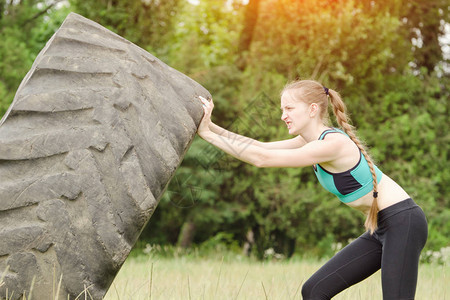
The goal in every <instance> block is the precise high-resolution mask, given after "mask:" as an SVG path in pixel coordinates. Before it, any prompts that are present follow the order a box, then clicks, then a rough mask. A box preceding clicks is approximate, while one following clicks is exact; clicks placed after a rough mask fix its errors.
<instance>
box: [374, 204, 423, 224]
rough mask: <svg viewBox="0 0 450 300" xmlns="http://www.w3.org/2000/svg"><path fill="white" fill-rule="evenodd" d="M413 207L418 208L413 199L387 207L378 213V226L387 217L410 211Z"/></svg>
mask: <svg viewBox="0 0 450 300" xmlns="http://www.w3.org/2000/svg"><path fill="white" fill-rule="evenodd" d="M414 207H419V206H418V205H417V204H416V202H414V200H413V199H411V198H408V199H405V200H403V201H400V202H397V203H395V204H393V205H391V206H388V207H386V208H384V209H382V210H380V211H379V212H378V224H381V223H383V222H384V221H385V220H386V219H388V218H389V217H392V216H393V215H395V214H398V213H399V212H402V211H404V210H408V209H412V208H414Z"/></svg>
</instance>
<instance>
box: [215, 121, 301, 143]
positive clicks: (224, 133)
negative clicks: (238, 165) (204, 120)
mask: <svg viewBox="0 0 450 300" xmlns="http://www.w3.org/2000/svg"><path fill="white" fill-rule="evenodd" d="M209 129H210V130H211V131H212V132H214V133H215V134H218V135H220V136H223V137H227V138H229V139H232V140H235V141H236V142H241V143H246V144H252V145H254V146H258V147H261V148H264V149H294V148H300V147H302V146H303V145H305V144H306V141H305V140H304V139H303V138H302V137H301V136H300V135H299V136H296V137H294V138H292V139H287V140H282V141H275V142H260V141H258V140H255V139H252V138H249V137H246V136H243V135H240V134H237V133H234V132H231V131H229V130H227V129H225V128H222V127H220V126H218V125H216V124H214V123H213V122H211V123H210V124H209Z"/></svg>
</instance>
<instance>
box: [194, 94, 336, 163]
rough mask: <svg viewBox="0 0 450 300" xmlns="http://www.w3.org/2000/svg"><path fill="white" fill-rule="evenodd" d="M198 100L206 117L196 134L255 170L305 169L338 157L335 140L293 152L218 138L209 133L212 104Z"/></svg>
mask: <svg viewBox="0 0 450 300" xmlns="http://www.w3.org/2000/svg"><path fill="white" fill-rule="evenodd" d="M201 100H202V102H203V107H204V111H205V114H204V116H203V119H202V121H201V122H200V125H199V127H198V131H197V133H198V134H199V135H200V136H201V137H202V138H203V139H204V140H206V141H207V142H209V143H211V144H212V145H214V146H216V147H218V148H220V149H221V150H223V151H224V152H226V153H228V154H229V155H231V156H233V157H235V158H237V159H239V160H241V161H244V162H247V163H249V164H252V165H254V166H256V167H305V166H311V165H313V164H316V163H322V162H326V161H331V160H334V159H336V158H337V157H338V156H339V155H340V154H341V153H340V152H341V151H339V149H340V148H341V147H340V145H339V143H338V141H337V139H328V140H321V141H313V142H310V143H307V144H305V145H304V146H303V147H299V148H295V149H266V148H263V147H261V146H258V141H256V140H254V139H251V138H247V137H243V136H241V137H242V138H241V139H235V138H230V137H228V136H226V135H225V134H224V135H220V134H217V133H215V132H213V131H212V130H211V129H210V125H211V112H212V108H213V107H214V106H213V104H212V101H211V102H209V101H208V100H206V99H201ZM234 135H236V136H239V135H237V134H234ZM231 136H233V135H231Z"/></svg>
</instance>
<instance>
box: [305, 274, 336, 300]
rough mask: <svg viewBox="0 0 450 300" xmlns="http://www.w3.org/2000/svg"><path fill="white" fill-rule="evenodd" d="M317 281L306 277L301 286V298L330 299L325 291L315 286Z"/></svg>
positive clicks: (306, 299)
mask: <svg viewBox="0 0 450 300" xmlns="http://www.w3.org/2000/svg"><path fill="white" fill-rule="evenodd" d="M317 283H318V282H317V281H316V280H314V279H313V278H310V279H308V280H307V281H306V282H305V283H304V284H303V286H302V297H303V300H329V299H331V298H330V297H328V296H327V295H326V294H325V293H322V292H321V291H320V289H318V288H317Z"/></svg>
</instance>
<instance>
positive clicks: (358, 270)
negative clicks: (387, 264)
mask: <svg viewBox="0 0 450 300" xmlns="http://www.w3.org/2000/svg"><path fill="white" fill-rule="evenodd" d="M381 256H382V245H381V243H380V242H379V241H378V240H376V239H375V238H374V237H373V236H371V235H370V234H369V233H367V232H366V233H364V234H363V235H361V236H360V237H359V238H357V239H356V240H355V241H353V242H352V243H350V244H349V245H347V246H346V247H345V248H343V249H342V250H341V251H339V252H338V253H337V254H336V255H335V256H333V257H332V258H331V259H330V260H329V261H328V262H327V263H326V264H325V265H323V266H322V267H321V268H320V269H319V270H318V271H317V272H316V273H314V274H313V275H312V276H311V278H309V279H308V280H307V281H306V282H305V284H304V285H303V287H302V296H303V299H304V300H325V299H331V298H332V297H333V296H335V295H336V294H338V293H339V292H341V291H343V290H344V289H346V288H348V287H349V286H351V285H353V284H355V283H357V282H359V281H361V280H363V279H365V278H367V277H369V276H370V275H371V274H373V273H375V272H376V271H377V270H379V269H380V267H381Z"/></svg>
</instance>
